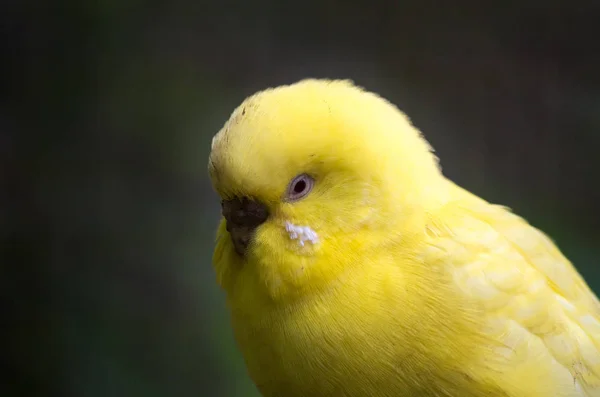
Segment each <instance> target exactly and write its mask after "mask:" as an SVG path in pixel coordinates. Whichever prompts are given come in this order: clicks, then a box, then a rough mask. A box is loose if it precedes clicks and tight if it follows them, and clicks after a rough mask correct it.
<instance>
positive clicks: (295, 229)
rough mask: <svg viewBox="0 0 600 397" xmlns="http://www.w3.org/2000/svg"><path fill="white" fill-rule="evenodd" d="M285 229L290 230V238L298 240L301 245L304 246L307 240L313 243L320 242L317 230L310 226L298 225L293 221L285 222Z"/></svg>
mask: <svg viewBox="0 0 600 397" xmlns="http://www.w3.org/2000/svg"><path fill="white" fill-rule="evenodd" d="M285 230H286V231H287V232H288V234H289V236H290V239H292V240H298V243H299V244H300V246H301V247H304V243H305V242H306V241H308V242H310V243H311V244H313V245H314V244H316V243H318V242H319V236H318V235H317V232H315V231H314V230H312V229H311V228H310V227H309V226H296V225H294V224H293V223H291V222H285Z"/></svg>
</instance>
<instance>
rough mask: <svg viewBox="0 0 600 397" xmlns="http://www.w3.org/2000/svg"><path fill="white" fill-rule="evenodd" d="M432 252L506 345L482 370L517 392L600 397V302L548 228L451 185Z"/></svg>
mask: <svg viewBox="0 0 600 397" xmlns="http://www.w3.org/2000/svg"><path fill="white" fill-rule="evenodd" d="M451 190H452V191H453V200H451V201H450V202H449V203H448V204H447V205H446V206H445V207H444V208H442V210H441V211H442V213H441V214H439V216H438V217H437V219H443V221H441V222H439V223H438V224H437V225H433V226H432V227H431V230H430V234H431V235H432V236H434V237H433V238H432V239H431V244H430V246H429V248H428V253H427V258H428V262H429V263H430V264H432V265H435V264H440V265H443V266H451V267H450V269H449V270H450V271H451V272H452V274H453V279H454V281H455V283H456V284H457V285H458V287H459V290H460V291H462V293H464V294H465V296H467V297H468V299H469V300H470V302H471V303H472V305H473V307H474V308H476V309H477V310H480V311H481V312H482V313H483V314H484V315H485V317H486V318H487V320H486V321H487V324H488V331H487V335H488V336H489V338H491V339H495V340H499V341H500V342H501V343H502V345H503V346H500V347H498V348H496V349H495V355H496V357H490V359H489V360H487V363H486V365H484V366H482V367H481V368H480V372H481V373H482V374H483V376H484V377H490V378H491V379H495V380H496V381H497V382H499V384H501V385H503V387H504V388H505V389H506V390H507V392H509V394H510V395H511V396H512V395H515V396H546V395H547V396H557V397H558V396H564V397H567V396H569V397H571V396H572V397H576V396H579V397H583V396H586V397H591V396H594V397H595V396H600V351H599V347H600V304H599V303H598V299H597V297H596V296H595V295H594V293H593V292H592V291H591V290H590V288H589V287H588V286H587V284H586V283H585V281H584V280H583V278H582V277H581V276H580V275H579V273H578V272H577V271H576V270H575V268H574V267H573V266H572V264H571V263H570V262H569V261H568V260H567V259H566V258H565V257H564V256H563V255H562V254H561V252H560V251H559V250H558V248H557V247H556V246H555V245H554V243H553V242H552V241H551V240H550V239H549V238H548V237H547V236H546V235H545V234H543V233H542V232H540V231H539V230H537V229H535V228H534V227H532V226H530V225H529V224H527V222H525V221H524V220H523V219H522V218H520V217H518V216H516V215H514V214H512V213H511V212H510V211H509V210H507V209H506V208H504V207H500V206H495V205H491V204H489V203H487V202H485V201H484V200H481V199H480V198H478V197H476V196H474V195H472V194H470V193H469V192H466V191H465V190H463V189H461V188H459V187H457V186H455V185H452V187H451Z"/></svg>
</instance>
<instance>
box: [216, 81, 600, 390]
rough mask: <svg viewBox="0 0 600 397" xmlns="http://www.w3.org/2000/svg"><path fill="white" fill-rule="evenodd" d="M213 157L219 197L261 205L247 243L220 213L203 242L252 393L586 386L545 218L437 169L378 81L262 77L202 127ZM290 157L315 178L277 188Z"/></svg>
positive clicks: (598, 323) (573, 308)
mask: <svg viewBox="0 0 600 397" xmlns="http://www.w3.org/2000/svg"><path fill="white" fill-rule="evenodd" d="M209 173H210V176H211V179H212V181H213V185H214V187H215V190H216V191H217V192H218V193H219V195H220V196H221V197H222V198H223V199H224V200H235V199H236V198H241V197H246V198H248V199H250V200H253V201H255V202H257V203H260V204H261V205H264V207H265V208H267V209H268V213H269V216H268V218H267V219H266V220H265V221H264V223H262V224H260V226H258V227H256V229H255V230H254V234H253V237H252V240H251V243H250V245H249V246H248V248H247V251H245V254H244V255H240V254H238V253H237V252H236V250H235V248H234V244H233V242H232V239H231V238H230V236H229V232H228V231H227V221H226V220H225V219H224V220H222V221H221V225H220V227H219V230H218V240H217V244H216V247H215V253H214V258H213V262H214V266H215V271H216V274H217V281H218V283H219V284H220V285H221V286H222V288H223V289H224V290H225V291H226V294H227V300H228V304H229V307H230V311H231V317H232V324H233V328H234V332H235V336H236V339H237V342H238V344H239V347H240V350H241V351H242V354H243V355H244V358H245V360H246V364H247V367H248V371H249V373H250V376H251V377H252V379H253V380H254V382H255V383H256V385H257V387H258V388H259V390H260V391H261V393H262V394H263V395H264V396H267V397H270V396H277V397H295V396H314V397H324V396H348V397H350V396H372V397H386V396H390V397H391V396H394V397H401V396H457V397H459V396H460V397H469V396H492V397H493V396H507V397H538V396H539V397H542V396H543V397H547V396H555V397H575V396H579V397H584V396H586V397H591V396H594V397H596V396H600V353H599V350H598V349H600V305H599V303H598V300H597V298H596V296H595V295H594V294H593V293H592V292H591V291H590V289H589V288H588V287H587V285H586V283H585V281H584V280H583V279H582V278H581V277H580V276H579V274H578V273H577V271H576V270H575V268H574V267H573V266H572V265H571V263H570V262H569V261H568V260H567V259H566V258H564V256H563V255H562V254H561V253H560V251H559V250H558V249H557V248H556V247H555V246H554V244H553V243H552V242H551V241H550V240H549V239H548V238H547V237H546V236H545V235H544V234H543V233H541V232H540V231H538V230H536V229H535V228H533V227H532V226H530V225H528V224H527V223H526V222H525V221H524V220H523V219H521V218H519V217H518V216H516V215H514V214H512V213H510V212H509V211H508V210H507V209H505V208H503V207H499V206H494V205H491V204H489V203H487V202H485V201H484V200H482V199H480V198H478V197H476V196H474V195H472V194H470V193H468V192H466V191H464V190H463V189H461V188H460V187H458V186H456V185H454V184H453V183H452V182H450V181H448V180H447V179H446V178H444V176H443V175H442V174H441V172H440V169H439V167H438V164H437V159H436V158H435V156H434V155H433V154H432V150H431V148H430V146H429V144H428V143H427V142H426V141H425V140H424V139H423V137H422V135H421V134H420V133H419V132H418V131H417V130H416V129H415V128H414V127H413V126H412V125H411V124H410V122H409V120H408V119H407V118H406V116H405V115H404V114H402V113H401V112H400V111H399V110H398V109H397V108H396V107H394V106H393V105H392V104H390V103H389V102H387V101H385V100H384V99H382V98H380V97H378V96H377V95H375V94H372V93H368V92H366V91H364V90H362V89H360V88H358V87H356V86H354V85H353V84H352V83H351V82H349V81H327V80H305V81H302V82H299V83H296V84H294V85H290V86H283V87H278V88H275V89H269V90H266V91H263V92H260V93H258V94H256V95H254V96H252V97H250V98H248V99H247V100H245V101H244V102H243V103H242V104H241V105H240V106H239V107H238V108H237V109H236V110H235V111H234V112H233V114H232V116H231V118H230V119H229V120H228V121H227V123H226V124H225V125H224V127H223V128H222V130H221V131H220V132H219V133H218V134H217V135H216V136H215V138H214V139H213V144H212V151H211V155H210V158H209ZM302 174H306V175H309V176H310V177H311V178H313V179H314V187H313V188H312V190H311V191H310V193H309V194H307V195H306V197H304V198H302V199H301V200H297V201H296V200H288V199H286V191H287V189H288V187H289V186H290V181H291V180H293V179H294V178H295V177H296V176H298V175H302ZM290 224H291V225H294V227H295V228H300V226H302V227H306V228H309V229H310V231H311V233H314V234H315V236H318V240H317V239H315V241H314V242H312V243H307V244H298V240H297V239H295V238H294V236H293V235H292V234H291V233H290V230H289V225H290ZM297 225H300V226H297ZM298 230H301V229H298Z"/></svg>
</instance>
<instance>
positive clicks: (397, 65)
mask: <svg viewBox="0 0 600 397" xmlns="http://www.w3.org/2000/svg"><path fill="white" fill-rule="evenodd" d="M481 3H484V4H481ZM595 3H596V5H593V4H594V2H591V1H590V2H573V1H571V2H568V3H567V2H560V1H533V0H532V1H521V2H516V1H514V2H513V1H490V2H481V1H464V0H462V1H459V0H457V1H453V2H449V1H425V0H420V1H370V2H358V1H345V2H344V1H333V0H323V1H313V0H307V1H302V2H286V1H269V0H253V1H246V2H233V1H224V2H205V1H192V0H173V1H171V2H164V3H160V2H153V1H150V2H142V1H129V0H121V1H118V0H98V1H90V2H84V1H80V2H75V1H72V2H69V1H62V2H61V1H59V2H36V1H27V0H25V1H18V0H12V1H6V2H3V3H2V12H1V13H0V23H1V26H2V35H1V39H0V45H1V46H2V54H3V58H2V69H3V73H2V92H3V94H4V95H3V100H2V103H1V107H0V204H1V207H0V233H1V235H2V252H3V260H2V268H1V269H2V274H1V275H0V282H1V283H2V285H1V286H0V293H1V294H2V309H3V311H2V313H3V316H2V317H1V318H2V327H1V329H2V334H3V339H2V340H3V342H4V343H5V344H6V346H5V347H4V348H3V350H2V351H3V353H2V360H3V361H5V362H4V364H5V365H4V368H5V370H4V371H3V374H2V376H3V378H5V379H4V381H2V382H1V383H0V395H1V396H9V397H10V396H28V397H31V396H61V397H70V396H82V397H83V396H85V397H107V396H128V397H130V396H149V397H153V396H156V397H159V396H160V397H163V396H164V397H167V396H182V397H186V396H242V397H244V396H256V392H255V391H254V389H253V386H252V385H251V383H250V381H249V379H248V378H247V376H246V374H245V370H244V367H243V364H242V361H241V357H240V355H239V354H238V352H237V351H236V348H235V346H234V344H233V340H232V335H231V331H230V329H229V326H228V319H227V313H226V309H225V306H224V300H223V295H222V293H221V292H220V291H219V290H218V288H217V287H216V285H215V282H214V275H213V272H212V269H211V264H210V258H211V250H212V244H213V238H214V228H215V226H216V223H217V219H218V216H219V202H218V198H217V197H216V196H215V195H214V194H213V193H212V191H211V189H210V185H209V181H208V180H207V175H206V171H205V170H206V163H207V155H208V150H209V146H210V140H211V137H212V136H213V135H214V134H215V133H216V132H217V131H218V130H219V128H220V127H221V126H222V124H223V123H224V122H225V120H226V119H227V118H228V116H229V114H230V112H231V111H232V110H233V109H234V107H235V106H237V105H238V104H239V103H240V102H241V101H242V100H243V99H244V97H245V96H247V95H249V94H251V93H253V92H254V91H256V90H259V89H262V88H265V87H267V86H273V85H279V84H282V83H291V82H294V81H296V80H298V79H301V78H304V77H330V78H352V79H354V80H355V81H356V82H357V83H358V84H360V85H363V86H365V87H367V88H368V89H370V90H374V91H377V92H379V93H380V94H382V95H383V96H385V97H387V98H389V99H390V100H392V101H393V102H395V103H396V104H397V105H398V106H399V107H400V108H401V109H403V110H404V111H406V112H407V113H408V115H409V116H410V117H411V118H412V119H413V121H414V123H415V124H416V125H417V126H418V127H419V128H421V129H422V130H423V131H424V133H425V135H426V137H427V138H428V139H429V140H430V141H431V143H432V144H433V146H434V147H435V148H436V149H437V152H438V155H439V156H440V157H441V161H442V166H443V168H444V172H445V173H446V175H448V176H449V177H451V178H452V179H454V180H455V181H457V182H458V183H460V184H462V185H463V186H465V187H467V188H468V189H470V190H472V191H474V192H475V193H477V194H479V195H482V196H483V197H484V198H486V199H488V200H490V201H493V202H498V203H502V204H505V205H508V206H510V207H512V208H514V209H515V210H516V211H517V212H518V213H520V214H522V215H524V216H525V217H527V218H528V219H529V220H530V221H531V222H532V223H533V224H535V225H537V226H539V227H541V228H542V229H544V230H545V231H547V232H548V233H549V234H550V235H551V236H552V237H553V238H554V239H555V240H556V241H557V242H558V244H559V245H560V247H561V248H562V249H563V250H564V251H565V253H566V254H567V255H568V256H569V257H570V258H571V259H573V261H574V262H575V264H576V265H577V266H578V268H579V269H580V270H581V272H582V273H583V274H584V275H585V276H586V278H587V279H588V281H589V282H590V284H592V285H593V286H594V287H595V288H600V271H599V270H598V260H597V257H598V254H599V253H600V248H598V241H599V240H598V237H599V235H600V232H599V230H600V229H599V226H600V221H599V216H600V215H599V214H600V212H599V211H598V202H599V201H600V189H599V187H598V185H599V181H600V177H599V171H600V158H599V157H600V156H598V153H597V149H598V147H599V143H600V129H599V127H600V84H599V83H600V80H599V74H598V70H600V51H599V44H598V43H599V41H598V37H600V34H599V32H598V30H599V29H598V28H596V27H595V26H594V25H595V24H596V25H597V21H598V19H599V18H600V3H598V2H595Z"/></svg>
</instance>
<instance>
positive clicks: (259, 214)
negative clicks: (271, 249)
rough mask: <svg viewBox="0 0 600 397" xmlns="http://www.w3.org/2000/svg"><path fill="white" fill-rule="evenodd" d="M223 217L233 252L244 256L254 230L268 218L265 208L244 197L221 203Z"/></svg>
mask: <svg viewBox="0 0 600 397" xmlns="http://www.w3.org/2000/svg"><path fill="white" fill-rule="evenodd" d="M221 209H222V212H223V217H225V220H226V221H227V231H228V232H229V234H230V235H231V240H232V241H233V246H234V247H235V251H236V252H237V253H238V254H240V255H244V254H245V253H246V249H247V248H248V245H250V242H251V241H252V238H253V237H254V232H255V231H256V228H257V227H259V226H260V225H261V224H263V223H264V222H265V221H266V220H267V218H268V217H269V211H268V209H267V207H266V206H265V205H264V204H262V203H260V202H258V201H252V200H249V199H248V198H246V197H242V198H235V199H233V200H223V201H222V202H221Z"/></svg>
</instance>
